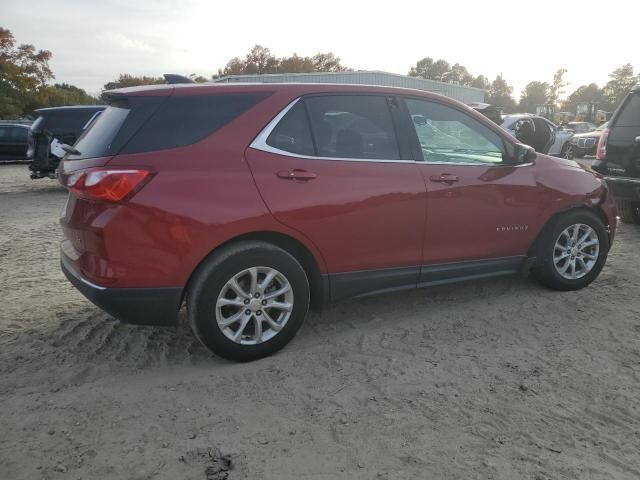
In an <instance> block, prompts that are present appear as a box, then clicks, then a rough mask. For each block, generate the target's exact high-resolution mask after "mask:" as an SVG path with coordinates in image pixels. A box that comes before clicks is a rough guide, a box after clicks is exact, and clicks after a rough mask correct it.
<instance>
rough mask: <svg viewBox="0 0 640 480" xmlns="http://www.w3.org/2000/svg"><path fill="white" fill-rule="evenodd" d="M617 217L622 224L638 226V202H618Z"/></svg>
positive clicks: (639, 213)
mask: <svg viewBox="0 0 640 480" xmlns="http://www.w3.org/2000/svg"><path fill="white" fill-rule="evenodd" d="M616 203H617V204H618V215H619V216H620V220H622V221H623V222H624V223H637V224H640V202H630V201H629V200H618V201H617V202H616Z"/></svg>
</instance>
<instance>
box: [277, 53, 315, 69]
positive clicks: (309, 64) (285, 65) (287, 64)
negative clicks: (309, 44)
mask: <svg viewBox="0 0 640 480" xmlns="http://www.w3.org/2000/svg"><path fill="white" fill-rule="evenodd" d="M314 68H315V67H314V65H313V59H312V58H311V57H300V56H298V54H296V53H294V54H293V55H292V56H290V57H283V58H281V59H280V60H279V62H278V73H311V72H313V71H314Z"/></svg>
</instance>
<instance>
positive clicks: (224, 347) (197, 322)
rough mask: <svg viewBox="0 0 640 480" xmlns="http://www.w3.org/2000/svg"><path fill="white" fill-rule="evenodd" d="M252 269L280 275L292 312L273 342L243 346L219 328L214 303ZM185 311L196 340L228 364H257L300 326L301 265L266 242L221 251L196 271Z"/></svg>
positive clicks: (304, 282) (303, 302) (304, 288)
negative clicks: (287, 289) (288, 288)
mask: <svg viewBox="0 0 640 480" xmlns="http://www.w3.org/2000/svg"><path fill="white" fill-rule="evenodd" d="M252 267H268V268H273V269H275V270H277V271H279V272H281V273H282V274H283V275H284V276H285V277H286V279H287V281H288V282H289V284H290V285H291V289H292V291H293V308H292V310H291V315H290V317H289V319H288V321H287V322H286V324H285V325H284V327H283V328H282V330H280V331H279V332H278V333H277V334H275V336H274V337H273V338H270V339H268V340H266V341H264V342H263V343H258V344H254V345H243V344H240V343H236V342H234V341H233V340H231V339H230V338H228V337H227V336H226V335H225V334H224V333H223V331H222V330H221V329H220V327H219V326H218V323H217V321H216V302H217V299H218V295H219V294H220V292H221V291H222V289H223V288H225V285H226V284H227V282H229V280H231V279H232V278H233V277H234V276H235V275H237V274H238V273H240V272H242V271H243V270H245V269H248V268H252ZM236 308H237V307H236ZM187 310H188V315H189V321H190V323H191V328H192V330H193V332H194V334H195V336H196V337H197V338H198V340H200V342H201V343H202V344H203V345H204V346H205V347H207V348H208V349H209V350H211V351H212V352H214V353H215V354H216V355H219V356H220V357H223V358H226V359H227V360H234V361H239V362H247V361H251V360H257V359H259V358H262V357H266V356H269V355H272V354H273V353H275V352H277V351H278V350H280V349H281V348H282V347H284V346H285V345H286V344H287V343H289V341H290V340H291V339H292V338H293V337H294V336H295V335H296V333H297V332H298V330H299V329H300V327H301V326H302V323H303V321H304V319H305V317H306V315H307V311H308V310H309V281H308V279H307V275H306V273H305V271H304V269H303V268H302V266H301V265H300V263H299V262H298V261H297V260H296V259H295V258H294V257H293V256H292V255H290V254H289V253H287V252H286V251H284V250H282V249H281V248H279V247H276V246H275V245H272V244H270V243H266V242H259V241H243V242H239V243H235V244H232V245H229V246H227V247H223V248H222V249H221V250H220V251H218V252H216V253H214V254H213V255H212V256H211V257H209V258H208V259H207V260H205V261H204V263H203V264H202V265H201V266H200V267H199V268H198V269H197V271H196V273H195V274H194V276H193V278H192V280H191V282H190V283H189V289H188V291H187Z"/></svg>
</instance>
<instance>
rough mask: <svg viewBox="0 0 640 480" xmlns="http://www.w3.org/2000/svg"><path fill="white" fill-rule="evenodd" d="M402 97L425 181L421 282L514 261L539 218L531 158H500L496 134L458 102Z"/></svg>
mask: <svg viewBox="0 0 640 480" xmlns="http://www.w3.org/2000/svg"><path fill="white" fill-rule="evenodd" d="M405 104H406V108H407V113H408V116H409V118H410V123H411V124H412V125H413V131H414V132H415V141H416V151H417V152H418V153H417V157H418V160H420V161H419V162H418V163H417V165H418V167H419V169H420V171H421V173H422V175H423V178H424V180H425V183H426V188H427V219H426V224H425V238H424V255H423V264H424V266H423V269H422V274H421V283H429V282H430V281H432V280H434V279H435V281H437V280H442V279H444V278H443V276H444V277H446V276H447V275H452V276H456V275H458V276H467V275H468V274H470V275H476V274H485V273H491V272H494V271H496V269H498V270H500V269H502V270H503V271H504V270H505V269H507V270H510V269H513V268H515V266H517V265H519V263H521V262H522V259H523V257H522V256H523V255H525V254H526V252H527V249H528V248H529V246H530V245H531V243H532V241H533V237H534V235H535V232H537V231H538V228H539V224H540V223H541V222H542V219H541V217H540V213H539V207H538V205H539V199H540V191H539V187H538V186H537V185H536V181H535V177H534V174H533V168H532V166H531V164H523V165H518V166H515V165H508V164H505V163H504V161H503V156H504V152H505V146H504V143H503V140H502V138H501V136H500V135H498V133H497V132H496V131H494V130H493V128H490V127H489V126H487V125H486V124H485V123H483V122H480V121H479V120H478V119H476V118H474V117H472V116H471V115H469V114H468V113H467V112H465V111H463V110H461V109H457V108H454V107H453V106H452V105H447V104H444V103H440V102H437V101H431V100H425V99H420V98H405ZM434 265H435V266H434ZM470 272H471V273H470Z"/></svg>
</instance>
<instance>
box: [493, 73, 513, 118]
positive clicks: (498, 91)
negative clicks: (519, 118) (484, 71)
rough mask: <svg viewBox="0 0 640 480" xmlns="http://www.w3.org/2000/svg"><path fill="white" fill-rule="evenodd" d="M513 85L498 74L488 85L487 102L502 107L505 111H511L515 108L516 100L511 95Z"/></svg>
mask: <svg viewBox="0 0 640 480" xmlns="http://www.w3.org/2000/svg"><path fill="white" fill-rule="evenodd" d="M512 93H513V87H512V86H511V85H509V84H508V83H507V81H506V80H505V79H504V78H502V75H498V76H497V77H496V78H495V80H494V81H493V82H491V85H490V87H489V95H488V96H487V98H486V101H487V103H490V104H491V105H495V106H496V107H499V108H502V111H503V112H505V113H511V112H513V111H514V110H515V107H516V102H515V100H514V99H513V97H512V96H511V94H512Z"/></svg>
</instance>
